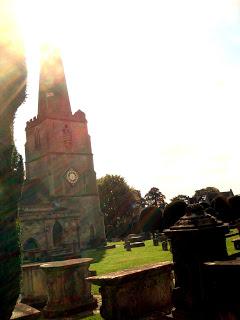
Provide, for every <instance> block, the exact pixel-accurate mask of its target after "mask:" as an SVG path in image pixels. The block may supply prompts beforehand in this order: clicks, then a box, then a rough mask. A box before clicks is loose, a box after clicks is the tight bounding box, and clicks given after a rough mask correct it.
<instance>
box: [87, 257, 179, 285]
mask: <svg viewBox="0 0 240 320" xmlns="http://www.w3.org/2000/svg"><path fill="white" fill-rule="evenodd" d="M172 267H173V263H172V262H170V261H166V262H160V263H153V264H148V265H143V266H139V267H137V268H131V269H124V270H121V271H117V272H111V273H107V274H105V275H101V276H94V277H88V278H86V280H88V281H90V282H92V283H93V284H96V285H100V286H102V285H104V284H105V285H116V284H120V283H124V282H128V281H134V280H135V279H137V278H138V279H139V277H141V278H142V277H144V276H145V275H147V274H148V273H151V272H159V270H160V269H161V271H164V272H165V271H169V270H172Z"/></svg>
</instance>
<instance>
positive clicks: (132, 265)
mask: <svg viewBox="0 0 240 320" xmlns="http://www.w3.org/2000/svg"><path fill="white" fill-rule="evenodd" d="M238 237H239V235H238V231H237V229H231V230H230V232H229V233H227V236H226V248H227V254H228V256H232V255H233V256H234V255H237V254H238V252H239V251H238V250H236V248H235V246H234V240H235V239H238ZM125 242H126V241H125ZM125 242H124V241H118V242H113V243H109V245H108V249H104V248H95V249H87V250H84V251H83V252H82V258H81V259H79V260H84V259H85V260H89V261H90V260H91V261H90V263H91V264H90V267H89V270H90V273H89V275H90V279H91V278H92V279H93V280H92V281H93V284H92V285H91V294H92V295H93V297H94V299H96V300H95V301H96V304H94V305H93V306H91V307H90V308H88V309H89V310H85V311H81V312H80V313H79V312H74V313H73V314H71V312H70V314H68V317H67V319H69V320H70V319H71V320H78V319H83V318H84V319H89V320H90V319H92V320H94V319H115V316H116V314H115V313H114V314H113V315H112V316H110V317H109V308H108V309H107V315H106V316H104V317H102V316H101V315H100V313H99V308H100V307H101V303H102V298H101V295H102V294H103V292H102V290H101V289H100V292H99V285H100V286H101V285H102V282H103V283H104V282H105V281H107V282H109V281H113V283H115V281H117V282H116V284H114V286H118V283H119V281H121V282H123V283H122V287H125V288H128V286H129V281H130V283H131V281H133V283H135V284H136V283H138V285H139V286H140V287H142V290H141V291H140V296H139V297H140V299H143V301H144V303H143V305H144V306H145V305H146V304H148V303H147V301H148V299H147V298H146V297H145V298H144V293H143V290H148V289H143V288H145V286H146V285H147V287H146V288H148V285H149V279H153V275H151V273H153V274H155V277H157V278H156V279H158V280H157V281H158V282H157V285H156V283H155V282H154V281H153V280H150V292H151V295H153V296H152V297H154V292H155V294H156V295H157V296H159V291H158V290H160V292H162V294H163V293H164V295H165V298H164V296H162V295H160V300H159V301H158V303H157V308H156V310H155V312H157V310H158V309H159V310H160V311H161V313H158V312H157V313H156V314H155V312H153V310H152V309H151V308H150V309H149V310H151V312H150V313H148V312H149V310H148V307H147V311H148V312H147V313H146V314H144V312H143V314H142V310H145V309H144V308H145V307H144V308H143V309H141V308H140V305H139V304H138V303H137V309H138V310H139V312H140V314H141V317H140V316H137V317H136V315H137V312H136V310H135V311H134V309H132V307H131V310H133V312H135V313H134V314H133V315H135V316H131V315H130V316H128V317H127V318H126V315H125V316H121V315H120V316H118V317H116V319H146V320H147V319H165V317H164V313H163V314H162V311H163V310H164V311H165V312H166V311H168V312H170V310H171V308H172V302H171V303H170V305H168V303H169V301H172V297H171V295H172V290H173V287H174V276H173V274H172V271H171V270H172V260H173V258H172V253H171V251H170V249H171V248H170V246H168V247H167V250H166V247H165V245H164V246H163V245H162V242H161V241H159V242H158V243H156V241H154V238H153V239H151V240H145V241H143V242H144V244H145V245H144V246H141V247H133V248H131V250H128V249H127V248H126V246H125ZM209 245H210V247H211V244H210V243H209ZM207 250H208V249H207V248H206V251H207ZM68 261H69V262H70V261H74V260H67V261H65V262H66V263H67V262H68ZM62 262H63V264H64V263H65V262H64V261H62ZM59 263H60V264H61V261H59ZM46 265H47V264H46ZM43 266H44V265H43ZM166 268H167V269H166ZM165 269H166V270H165ZM138 274H139V275H138ZM109 277H110V278H109ZM118 277H120V278H119V280H117V279H118ZM124 277H126V280H124ZM131 277H132V278H133V280H130V279H131ZM94 278H97V280H94ZM129 278H130V279H129ZM38 279H39V280H40V278H38ZM98 279H99V280H98ZM108 279H111V280H108ZM114 279H116V280H114ZM120 279H121V280H120ZM144 279H145V280H144ZM159 279H160V280H159ZM125 281H127V282H125ZM144 281H146V283H147V284H146V285H144ZM151 281H153V282H151ZM155 281H156V280H155ZM159 281H160V282H159ZM96 282H97V284H98V285H96ZM94 283H95V284H94ZM153 283H155V285H153ZM135 284H134V288H131V287H130V288H131V290H130V293H131V294H132V290H134V292H135V293H134V295H135V299H136V296H137V291H138V287H137V288H136V286H135ZM164 286H165V287H164ZM55 288H56V287H55ZM167 288H168V289H167ZM55 290H56V289H55ZM156 290H157V291H156ZM65 294H66V292H65ZM128 294H129V293H128V291H127V292H125V294H124V295H123V296H124V297H125V298H126V299H128ZM147 294H148V296H149V293H148V291H147ZM112 296H113V297H114V294H111V296H109V298H108V299H107V301H111V297H112ZM109 299H110V300H109ZM130 299H131V298H130ZM152 299H153V298H151V300H152ZM164 299H165V300H166V299H167V302H168V303H167V306H166V305H164V303H163V305H162V301H165V300H164ZM153 300H154V299H153ZM111 303H112V304H114V303H115V302H114V301H112V302H111ZM125 304H127V305H129V306H131V303H130V302H129V301H127V302H125ZM40 309H41V308H40ZM115 312H116V310H115ZM102 313H103V314H104V312H103V311H101V314H102ZM120 314H121V313H120ZM43 315H44V316H43ZM66 315H67V314H66ZM162 316H163V318H162ZM39 317H40V318H39ZM37 318H39V319H49V318H53V316H49V314H46V313H45V314H44V313H43V314H42V316H40V315H39V314H38V315H37V317H36V319H37ZM60 318H62V316H61V317H59V319H60ZM13 319H14V318H13ZM20 319H21V318H20ZM55 319H56V317H55ZM57 319H58V317H57ZM64 319H65V318H64ZM166 319H167V318H166ZM174 319H175V318H174ZM176 319H180V318H178V317H176ZM184 319H185V318H184ZM186 319H188V318H186ZM189 319H193V318H189ZM200 319H201V318H200ZM214 319H215V318H214ZM216 319H218V318H216ZM223 319H232V318H227V317H226V318H223ZM233 319H235V318H233Z"/></svg>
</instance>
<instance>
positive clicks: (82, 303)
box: [41, 258, 96, 318]
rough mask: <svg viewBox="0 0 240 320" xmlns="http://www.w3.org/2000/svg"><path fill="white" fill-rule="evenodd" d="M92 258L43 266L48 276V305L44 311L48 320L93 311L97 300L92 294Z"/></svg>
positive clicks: (50, 263)
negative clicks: (90, 271)
mask: <svg viewBox="0 0 240 320" xmlns="http://www.w3.org/2000/svg"><path fill="white" fill-rule="evenodd" d="M92 261H93V259H90V258H84V259H83V258H82V259H72V260H65V261H56V262H49V263H45V264H42V265H41V268H42V269H43V271H44V272H45V275H46V283H47V294H48V301H47V305H46V306H45V308H44V309H43V314H44V316H45V317H46V318H57V317H61V316H64V315H68V314H73V313H78V312H80V311H83V310H89V309H90V310H91V309H93V308H94V307H95V306H96V300H95V299H94V298H93V296H92V294H91V285H90V284H89V283H88V282H87V281H86V280H85V278H86V277H88V276H89V270H88V268H89V265H90V263H91V262H92Z"/></svg>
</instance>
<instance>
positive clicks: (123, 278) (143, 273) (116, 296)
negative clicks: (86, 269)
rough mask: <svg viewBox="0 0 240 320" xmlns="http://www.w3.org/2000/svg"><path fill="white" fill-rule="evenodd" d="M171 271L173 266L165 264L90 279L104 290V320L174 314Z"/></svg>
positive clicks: (102, 313)
mask: <svg viewBox="0 0 240 320" xmlns="http://www.w3.org/2000/svg"><path fill="white" fill-rule="evenodd" d="M171 271H172V263H171V262H162V263H156V264H151V265H145V266H142V267H138V268H135V269H129V270H122V271H119V272H113V273H109V274H105V275H102V276H96V277H89V278H87V280H88V281H90V282H92V283H93V284H96V285H99V286H100V287H101V288H100V293H101V295H102V306H101V308H100V313H101V316H102V317H103V318H104V319H106V320H113V319H114V320H123V319H126V320H129V319H139V318H140V317H142V316H144V315H146V314H149V313H151V312H153V311H156V310H158V311H162V312H165V313H168V312H169V311H170V309H171V294H172V287H173V285H172V275H171Z"/></svg>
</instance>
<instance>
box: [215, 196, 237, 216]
mask: <svg viewBox="0 0 240 320" xmlns="http://www.w3.org/2000/svg"><path fill="white" fill-rule="evenodd" d="M211 206H212V207H213V208H214V209H215V211H216V218H217V219H218V220H221V221H223V222H231V221H232V214H231V209H230V206H229V203H228V200H227V199H226V198H225V197H224V196H218V197H216V198H215V199H214V200H213V201H212V203H211Z"/></svg>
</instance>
